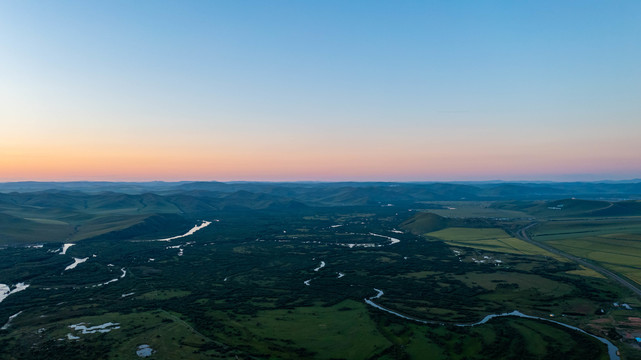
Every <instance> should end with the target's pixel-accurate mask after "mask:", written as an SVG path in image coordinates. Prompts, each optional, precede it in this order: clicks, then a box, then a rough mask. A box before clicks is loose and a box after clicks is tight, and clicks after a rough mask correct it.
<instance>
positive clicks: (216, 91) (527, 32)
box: [0, 0, 641, 181]
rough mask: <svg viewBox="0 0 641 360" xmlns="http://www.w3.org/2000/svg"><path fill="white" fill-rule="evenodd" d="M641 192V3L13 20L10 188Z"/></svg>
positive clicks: (2, 29)
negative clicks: (209, 185)
mask: <svg viewBox="0 0 641 360" xmlns="http://www.w3.org/2000/svg"><path fill="white" fill-rule="evenodd" d="M626 178H641V1H636V0H635V1H616V2H613V1H558V0H555V1H387V2H383V1H343V0H340V1H296V2H294V1H166V2H163V1H113V0H110V1H18V0H15V1H14V0H7V1H0V181H15V180H394V181H404V180H488V179H504V180H597V179H626Z"/></svg>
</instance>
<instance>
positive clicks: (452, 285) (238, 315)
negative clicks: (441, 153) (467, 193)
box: [0, 204, 641, 360]
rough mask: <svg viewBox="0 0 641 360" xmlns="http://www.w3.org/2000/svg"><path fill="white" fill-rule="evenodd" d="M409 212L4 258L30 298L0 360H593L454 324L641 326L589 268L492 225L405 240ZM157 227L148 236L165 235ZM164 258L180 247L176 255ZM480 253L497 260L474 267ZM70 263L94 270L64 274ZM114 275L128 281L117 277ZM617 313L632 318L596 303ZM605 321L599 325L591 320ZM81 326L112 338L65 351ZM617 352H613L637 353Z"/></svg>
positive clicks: (109, 242) (0, 310) (95, 337)
mask: <svg viewBox="0 0 641 360" xmlns="http://www.w3.org/2000/svg"><path fill="white" fill-rule="evenodd" d="M470 206H472V205H471V204H470ZM414 208H415V206H414V204H412V206H411V207H409V206H408V207H405V208H402V207H401V206H398V205H397V206H380V204H374V205H371V206H360V207H341V208H338V209H337V208H309V209H300V208H293V209H290V208H285V209H273V208H272V209H269V210H265V211H260V210H255V211H249V210H246V209H242V210H238V209H232V210H225V211H221V212H217V213H198V215H202V216H198V217H196V215H194V216H193V217H194V218H202V219H214V218H215V219H220V221H219V222H216V223H214V224H212V225H211V226H209V227H207V228H206V229H204V230H202V231H199V232H197V233H195V234H194V235H191V236H189V237H188V238H179V239H176V240H173V241H171V242H170V243H165V242H137V241H136V242H134V241H128V239H130V237H129V234H130V233H131V234H134V233H138V234H139V233H140V231H137V232H134V231H131V232H129V230H131V227H128V228H125V229H120V230H118V231H116V232H115V233H114V234H112V237H106V236H103V235H100V236H97V237H94V238H91V239H87V240H84V241H82V242H79V243H78V244H77V245H76V246H73V247H71V248H69V250H68V253H67V254H66V255H60V254H59V253H57V252H55V251H57V250H58V249H59V248H60V244H44V246H43V247H37V248H26V247H7V248H5V249H2V250H0V260H1V261H0V275H1V277H0V278H2V279H3V280H2V281H3V283H4V282H6V283H8V284H16V283H19V282H26V283H28V284H29V285H30V287H29V288H28V289H27V290H25V291H23V292H20V293H16V294H13V295H11V296H9V297H8V298H7V299H6V300H5V301H3V302H2V304H1V305H2V306H0V320H4V319H7V318H8V317H9V316H11V315H13V314H16V313H18V312H20V311H22V313H21V314H20V315H19V316H18V317H16V318H15V319H14V320H13V321H12V323H11V325H10V326H9V327H8V329H7V330H2V331H0V348H2V350H3V351H2V353H0V359H3V360H4V359H11V360H14V359H23V358H28V359H48V360H53V359H65V360H70V359H84V358H110V359H133V358H136V355H135V349H136V347H137V346H138V345H141V344H149V345H151V347H152V348H154V349H155V350H156V353H155V354H154V355H153V357H152V358H158V359H170V358H171V359H180V358H183V359H203V358H210V359H235V358H236V356H238V358H239V359H269V358H272V359H316V358H321V359H337V358H344V359H371V358H376V359H423V358H426V356H429V358H432V359H460V360H462V359H516V358H523V359H554V358H563V359H582V360H587V359H603V358H604V356H605V349H604V347H603V346H602V344H600V343H598V342H596V341H595V340H594V339H592V338H590V337H587V336H585V335H583V334H580V333H577V332H574V331H571V330H568V329H563V328H559V327H557V326H554V325H551V324H546V323H541V322H539V321H534V320H529V319H513V318H501V319H495V320H493V321H490V322H489V323H487V324H484V325H481V326H477V327H472V328H463V327H457V326H454V325H453V324H455V323H469V322H474V321H478V320H480V319H482V318H483V317H484V316H486V315H488V314H492V313H503V312H506V311H512V310H515V309H518V310H520V311H522V312H524V313H526V314H530V315H536V316H546V317H547V316H549V314H550V313H554V314H557V316H559V317H558V318H559V319H562V321H563V322H565V323H568V324H571V325H576V326H580V327H582V328H586V329H596V330H594V332H595V333H596V334H598V335H599V336H604V337H607V336H608V334H609V332H610V331H611V330H612V331H614V333H615V334H616V333H624V331H629V330H628V327H631V326H632V325H631V321H630V320H628V318H630V317H638V316H640V315H641V311H639V310H637V309H636V307H637V305H638V304H639V302H638V301H637V302H635V301H634V299H633V298H631V295H630V292H629V291H627V290H626V289H622V288H619V287H618V286H617V285H616V284H612V283H610V282H608V281H606V280H605V279H601V278H597V277H590V276H577V274H574V273H572V271H575V272H576V271H579V272H580V271H583V270H584V269H580V268H578V267H577V266H575V265H574V264H572V263H568V262H560V261H557V260H556V259H555V258H554V257H551V256H550V255H549V254H546V253H545V252H544V251H542V250H540V249H539V248H533V247H531V246H530V245H529V244H527V243H525V242H522V241H520V240H518V239H516V238H513V237H511V236H509V235H508V233H507V232H506V231H504V230H502V229H501V228H499V227H498V226H499V225H500V224H499V223H495V222H494V221H495V220H492V219H489V218H483V219H480V220H477V219H471V220H464V221H459V220H452V219H446V218H442V217H439V216H438V215H436V214H431V215H427V216H420V217H418V220H419V221H415V222H413V224H414V225H416V226H415V227H414V228H413V229H414V230H419V229H422V228H429V227H433V226H435V225H437V226H445V227H447V228H444V229H441V230H438V231H430V232H429V234H428V235H429V236H430V238H432V239H439V240H433V241H426V240H425V237H423V236H417V235H416V234H414V233H412V232H409V230H405V229H404V230H405V231H399V229H403V228H402V227H401V226H400V225H401V224H403V223H410V222H411V221H408V219H409V218H411V217H414V215H416V214H415V212H413V211H409V210H410V209H414ZM127 209H129V208H127ZM74 211H75V210H74ZM127 211H129V210H127ZM116 215H118V214H111V215H110V216H116ZM204 215H207V216H208V217H205V216H204ZM129 216H132V217H137V216H147V215H146V214H130V215H129ZM417 216H418V215H417ZM42 218H45V217H40V218H38V219H42ZM162 219H164V218H161V221H160V224H161V225H162V223H163V222H162ZM496 221H499V220H496ZM501 221H502V220H501ZM155 224H156V223H153V224H147V225H149V226H148V227H147V228H145V229H150V230H154V229H159V228H162V226H160V227H157V226H155ZM451 224H458V225H459V226H450V225H451ZM42 225H47V226H49V225H52V226H53V225H56V226H63V225H62V224H57V223H55V222H47V221H45V222H44V223H43V224H42ZM167 225H172V226H173V224H167ZM191 225H193V224H191ZM335 225H341V226H340V227H334V226H335ZM465 225H471V226H468V227H465ZM134 226H138V224H137V225H134ZM448 226H449V227H448ZM169 227H171V226H168V228H169ZM143 230H144V229H143ZM557 230H559V229H557ZM165 231H166V232H170V231H168V230H167V229H165ZM555 231H556V230H555ZM182 232H183V231H176V233H173V234H172V233H171V232H170V234H169V235H177V234H180V233H182ZM372 233H374V234H382V235H383V236H393V237H394V238H397V239H399V240H400V242H396V243H394V244H393V245H392V244H390V241H389V240H388V239H386V238H385V237H379V236H372V235H370V234H372ZM148 236H152V234H151V233H149V234H148ZM345 244H372V246H367V247H365V246H361V247H358V246H354V247H349V246H345ZM168 246H181V247H182V248H183V249H184V254H183V255H182V256H178V255H177V252H178V251H177V249H176V248H168ZM453 247H455V248H456V250H457V251H459V252H460V253H461V255H457V254H455V253H454V252H453V251H452V248H453ZM481 252H487V253H490V252H491V254H490V255H491V256H493V257H494V258H496V259H498V258H499V257H500V259H502V261H503V262H502V263H500V265H497V264H499V263H495V262H491V263H489V262H488V263H475V262H472V261H469V260H468V259H469V258H470V257H472V256H477V253H481ZM94 254H95V255H96V256H95V257H94V256H93V255H94ZM73 257H89V260H88V261H87V262H85V263H83V264H80V265H79V266H78V267H77V268H76V269H74V270H70V271H62V269H64V268H65V266H66V265H68V264H69V263H70V262H71V261H72V258H73ZM152 259H153V260H152ZM321 261H323V262H324V263H325V266H324V267H322V268H318V267H319V264H320V262H321ZM123 268H124V269H126V270H127V275H126V277H123V278H120V277H119V276H120V274H121V270H120V269H123ZM316 269H318V270H316ZM339 274H341V276H340V277H339ZM579 275H585V274H579ZM114 278H118V280H117V281H116V282H112V283H109V284H108V285H104V286H100V287H96V286H94V285H96V284H103V283H105V282H106V281H109V280H111V279H114ZM307 280H310V281H311V282H310V283H308V284H306V283H304V282H305V281H307ZM374 289H381V290H384V292H385V294H384V295H383V296H382V297H381V298H379V299H377V300H376V301H377V303H378V304H380V305H381V306H384V307H386V308H388V309H391V310H394V311H397V312H400V313H402V314H406V315H408V316H412V317H416V318H421V319H427V320H434V321H436V322H439V323H444V324H445V325H424V324H420V323H415V322H412V321H408V320H407V319H402V318H399V317H396V316H394V315H392V314H390V313H387V312H384V311H381V310H380V309H376V308H374V307H372V306H369V305H367V304H366V303H365V302H364V301H363V299H364V298H368V297H371V296H373V295H375V294H376V291H375V290H374ZM622 301H625V302H628V303H629V304H631V305H632V306H633V307H635V309H633V310H625V311H624V310H621V309H614V308H612V307H611V306H610V307H606V306H605V305H607V304H612V303H613V302H622ZM601 308H604V312H605V313H604V314H596V311H597V310H599V309H601ZM562 315H566V316H562ZM606 321H607V323H606ZM0 322H2V321H0ZM79 322H86V323H90V324H91V325H98V324H102V323H105V322H117V323H119V324H120V325H119V326H120V328H119V329H114V330H112V331H111V332H109V333H106V334H86V335H84V334H83V335H82V337H81V339H77V340H69V339H68V338H66V337H67V334H68V333H69V332H70V329H69V325H71V324H77V323H79ZM604 324H605V325H604ZM620 324H624V325H620ZM0 325H2V324H0ZM622 326H624V327H622ZM43 328H44V329H45V330H43V331H40V329H43ZM61 338H62V339H64V340H59V339H61ZM611 339H613V341H618V340H616V339H615V338H614V337H612V338H611ZM627 344H628V343H626V342H624V341H619V342H617V345H618V346H621V349H622V350H623V351H624V352H625V353H626V354H633V355H634V354H635V353H634V351H636V350H635V349H634V348H633V347H629V348H625V347H624V346H627ZM630 346H634V344H632V343H631V345H630Z"/></svg>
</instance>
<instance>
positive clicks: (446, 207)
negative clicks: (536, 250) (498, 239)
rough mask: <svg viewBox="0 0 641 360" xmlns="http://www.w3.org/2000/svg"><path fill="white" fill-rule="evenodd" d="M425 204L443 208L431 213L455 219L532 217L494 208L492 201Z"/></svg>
mask: <svg viewBox="0 0 641 360" xmlns="http://www.w3.org/2000/svg"><path fill="white" fill-rule="evenodd" d="M425 204H430V205H437V206H438V207H441V208H435V209H429V211H430V212H431V213H434V214H437V215H439V216H443V217H453V218H528V217H531V215H528V214H526V213H525V212H522V211H518V210H509V209H500V208H496V207H493V206H492V205H493V204H494V203H493V202H490V201H432V202H426V203H425Z"/></svg>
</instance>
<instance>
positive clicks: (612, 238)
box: [534, 219, 641, 284]
mask: <svg viewBox="0 0 641 360" xmlns="http://www.w3.org/2000/svg"><path fill="white" fill-rule="evenodd" d="M534 239H535V240H537V241H543V242H545V243H546V244H549V245H552V246H554V247H555V248H558V249H559V250H561V251H564V252H567V253H569V254H572V255H576V256H578V257H581V258H584V259H589V260H592V261H594V262H596V263H599V264H601V265H602V266H604V267H606V268H608V269H610V270H613V271H615V272H618V273H620V274H622V275H624V276H626V277H627V278H629V279H631V280H632V281H635V282H636V283H638V284H641V223H639V221H638V220H636V219H635V220H630V219H621V220H612V219H605V220H604V219H596V220H595V221H592V222H590V221H586V220H581V221H556V222H553V223H552V222H548V223H543V224H541V225H539V226H538V227H537V228H536V229H535V232H534Z"/></svg>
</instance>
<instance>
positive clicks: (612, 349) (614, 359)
mask: <svg viewBox="0 0 641 360" xmlns="http://www.w3.org/2000/svg"><path fill="white" fill-rule="evenodd" d="M374 290H375V291H376V295H375V296H372V297H370V298H366V299H364V300H365V302H366V303H367V304H368V305H371V306H373V307H375V308H377V309H379V310H383V311H385V312H388V313H390V314H392V315H394V316H398V317H400V318H403V319H406V320H411V321H416V322H419V323H422V324H433V325H445V323H443V322H439V321H431V320H423V319H417V318H415V317H411V316H407V315H403V314H401V313H398V312H396V311H393V310H390V309H387V308H384V307H382V306H380V305H378V304H377V303H375V302H374V299H378V298H380V297H381V296H383V294H384V292H383V290H379V289H374ZM505 316H515V317H521V318H526V319H533V320H539V321H546V322H551V323H554V324H557V325H560V326H563V327H565V328H568V329H572V330H575V331H578V332H581V333H583V334H585V335H589V336H592V337H593V338H595V339H597V340H599V341H600V342H602V343H604V344H605V345H606V346H607V347H608V355H609V356H610V360H621V358H620V357H619V355H617V353H618V351H619V349H618V348H617V347H616V346H614V344H613V343H612V342H611V341H610V340H607V339H604V338H602V337H599V336H596V335H593V334H590V333H589V332H587V331H585V330H583V329H579V328H578V327H576V326H572V325H568V324H564V323H562V322H559V321H555V320H551V319H546V318H542V317H538V316H531V315H526V314H523V313H522V312H520V311H517V310H514V311H512V312H509V313H502V314H490V315H487V316H486V317H484V318H483V319H482V320H481V321H478V322H475V323H460V324H451V325H454V326H461V327H472V326H477V325H482V324H485V323H486V322H488V321H490V320H492V319H494V318H497V317H505Z"/></svg>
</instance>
